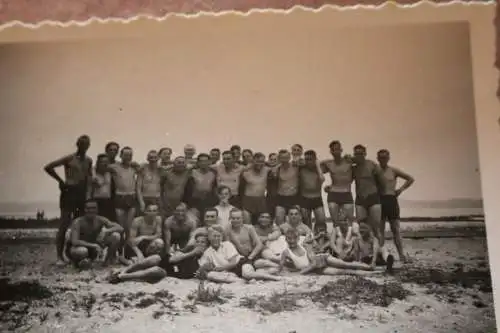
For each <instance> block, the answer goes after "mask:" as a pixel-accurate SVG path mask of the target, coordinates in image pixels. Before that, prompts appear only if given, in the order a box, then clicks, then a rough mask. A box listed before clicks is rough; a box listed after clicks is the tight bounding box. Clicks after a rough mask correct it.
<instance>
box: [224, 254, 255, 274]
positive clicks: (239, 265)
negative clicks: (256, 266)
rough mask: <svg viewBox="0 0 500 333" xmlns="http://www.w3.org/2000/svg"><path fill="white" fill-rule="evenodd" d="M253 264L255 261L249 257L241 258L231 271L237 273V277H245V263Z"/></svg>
mask: <svg viewBox="0 0 500 333" xmlns="http://www.w3.org/2000/svg"><path fill="white" fill-rule="evenodd" d="M247 264H248V265H253V261H252V260H249V259H248V258H245V257H243V258H241V259H240V260H239V261H238V263H237V264H236V267H234V268H233V269H231V270H230V271H229V272H230V273H234V274H236V276H237V277H239V278H242V277H243V266H245V265H247Z"/></svg>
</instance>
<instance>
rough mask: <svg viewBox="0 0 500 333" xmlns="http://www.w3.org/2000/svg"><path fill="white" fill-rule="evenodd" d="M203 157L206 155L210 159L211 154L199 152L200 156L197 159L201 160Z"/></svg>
mask: <svg viewBox="0 0 500 333" xmlns="http://www.w3.org/2000/svg"><path fill="white" fill-rule="evenodd" d="M203 157H206V158H207V160H209V159H210V156H209V155H208V154H205V153H201V154H198V156H197V157H196V160H197V161H200V160H201V159H202V158H203Z"/></svg>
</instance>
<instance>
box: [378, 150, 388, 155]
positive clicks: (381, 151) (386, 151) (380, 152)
mask: <svg viewBox="0 0 500 333" xmlns="http://www.w3.org/2000/svg"><path fill="white" fill-rule="evenodd" d="M382 154H390V153H389V150H387V149H380V150H379V151H378V152H377V155H382Z"/></svg>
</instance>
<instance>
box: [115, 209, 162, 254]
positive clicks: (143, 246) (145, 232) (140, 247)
mask: <svg viewBox="0 0 500 333" xmlns="http://www.w3.org/2000/svg"><path fill="white" fill-rule="evenodd" d="M159 213H160V210H159V207H158V206H157V205H148V206H146V209H145V211H144V214H145V215H144V216H139V217H136V218H135V219H134V221H133V222H132V226H131V227H130V236H129V239H128V240H127V244H126V247H125V258H126V259H132V258H136V259H144V257H149V256H151V255H153V254H159V253H160V252H161V251H162V250H163V247H164V243H163V240H162V238H161V237H162V229H161V228H162V221H161V217H160V216H159Z"/></svg>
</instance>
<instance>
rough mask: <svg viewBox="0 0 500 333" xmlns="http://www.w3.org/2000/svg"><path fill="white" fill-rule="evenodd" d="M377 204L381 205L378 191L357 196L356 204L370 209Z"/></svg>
mask: <svg viewBox="0 0 500 333" xmlns="http://www.w3.org/2000/svg"><path fill="white" fill-rule="evenodd" d="M375 205H380V195H379V194H378V193H374V194H370V195H368V196H367V197H360V196H357V197H356V206H361V207H363V208H365V209H369V208H371V207H373V206H375Z"/></svg>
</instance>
